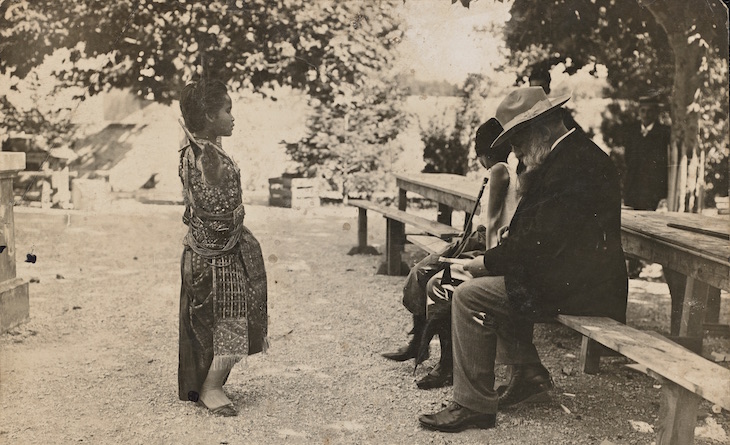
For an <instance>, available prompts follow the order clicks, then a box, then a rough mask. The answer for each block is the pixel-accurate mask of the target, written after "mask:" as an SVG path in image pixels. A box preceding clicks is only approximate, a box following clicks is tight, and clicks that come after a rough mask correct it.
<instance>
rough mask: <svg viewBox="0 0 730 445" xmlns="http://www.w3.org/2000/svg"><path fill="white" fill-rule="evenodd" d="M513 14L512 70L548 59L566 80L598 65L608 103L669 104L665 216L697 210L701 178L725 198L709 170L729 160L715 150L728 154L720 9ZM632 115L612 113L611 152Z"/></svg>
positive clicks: (612, 7) (706, 5)
mask: <svg viewBox="0 0 730 445" xmlns="http://www.w3.org/2000/svg"><path fill="white" fill-rule="evenodd" d="M511 14H512V19H511V20H510V21H509V23H508V24H507V30H506V40H507V45H508V46H509V47H510V49H512V50H513V51H514V53H513V54H514V55H513V57H512V64H513V65H515V66H520V67H525V68H526V67H527V66H529V65H530V64H532V63H535V62H538V61H540V60H541V59H546V60H547V61H548V63H550V64H555V63H559V62H564V63H565V64H566V66H567V68H568V69H567V71H568V73H571V72H572V71H575V70H577V69H579V68H581V67H583V66H586V65H594V66H595V65H596V64H603V65H605V66H606V67H607V68H608V78H607V80H608V83H609V86H610V91H609V92H608V96H610V97H613V98H615V99H617V100H624V99H626V100H635V99H636V98H637V97H639V96H640V95H645V94H648V93H653V94H660V95H664V96H665V97H667V98H669V99H670V103H671V121H672V150H671V154H672V158H670V189H669V196H670V208H672V209H679V210H697V209H698V208H700V207H701V204H700V203H701V200H700V198H701V197H702V195H703V190H702V188H703V187H702V186H703V181H702V178H703V177H705V176H706V177H707V180H709V181H710V182H711V183H712V187H713V188H714V192H717V191H718V190H726V189H727V183H726V182H725V183H724V184H723V183H719V182H717V181H723V180H726V178H727V177H726V176H724V175H721V174H717V170H716V169H715V168H714V167H715V166H717V165H721V164H722V157H723V156H726V154H725V155H723V154H722V152H725V153H726V151H727V150H724V149H720V150H718V148H717V147H727V130H726V129H727V115H728V113H727V89H726V86H727V58H726V54H727V53H726V50H727V35H726V34H725V32H724V31H725V30H726V26H725V25H724V24H723V23H724V22H725V21H726V17H727V16H726V9H725V8H724V7H723V6H722V5H721V4H720V3H719V2H717V1H714V0H713V1H709V2H699V3H697V4H695V2H685V1H684V0H666V1H664V2H648V3H647V4H646V5H645V6H642V3H641V2H638V1H627V2H619V1H617V0H592V1H590V2H588V1H583V0H549V1H545V2H537V3H536V2H531V1H527V0H515V2H514V4H513V6H512V9H511ZM722 94H724V96H723V95H722ZM718 98H722V99H721V100H719V101H718ZM631 115H635V105H631V104H630V105H629V106H628V107H626V106H623V105H621V106H619V104H616V105H614V106H613V107H612V108H611V110H610V112H609V113H607V114H606V116H605V118H606V119H607V120H610V121H612V122H607V123H605V124H604V126H603V127H604V130H606V135H607V138H606V142H607V143H608V144H609V145H613V144H616V143H618V140H619V138H618V137H617V136H618V135H620V133H621V132H622V131H623V125H624V123H625V122H627V121H628V120H629V119H631ZM722 129H725V131H722ZM710 151H712V155H711V154H710ZM705 158H707V159H710V160H711V162H710V164H706V162H705ZM706 166H708V167H709V168H708V170H707V173H708V174H707V175H705V167H706ZM671 178H674V180H672V179H671ZM697 178H699V181H697ZM693 181H694V182H693Z"/></svg>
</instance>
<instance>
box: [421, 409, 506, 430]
mask: <svg viewBox="0 0 730 445" xmlns="http://www.w3.org/2000/svg"><path fill="white" fill-rule="evenodd" d="M418 421H419V422H420V423H421V425H422V426H424V427H425V428H428V429H431V430H435V431H443V432H445V433H458V432H460V431H464V430H466V429H469V428H481V429H485V430H486V429H489V428H494V427H495V426H496V425H497V415H496V414H490V413H480V412H477V411H474V410H471V409H469V408H466V407H464V406H461V405H459V404H458V403H456V402H451V403H450V404H449V405H448V406H447V407H446V408H444V409H443V410H441V411H439V412H437V413H433V414H424V415H422V416H421V417H419V418H418Z"/></svg>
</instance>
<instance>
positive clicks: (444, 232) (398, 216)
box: [348, 199, 459, 275]
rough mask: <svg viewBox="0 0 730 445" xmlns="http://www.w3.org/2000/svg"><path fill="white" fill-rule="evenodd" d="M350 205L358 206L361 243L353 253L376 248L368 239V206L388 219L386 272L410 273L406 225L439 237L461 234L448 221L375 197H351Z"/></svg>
mask: <svg viewBox="0 0 730 445" xmlns="http://www.w3.org/2000/svg"><path fill="white" fill-rule="evenodd" d="M348 205H351V206H353V207H357V208H358V217H357V247H355V248H353V249H352V250H351V251H350V254H353V253H369V252H371V249H372V248H369V247H368V245H367V242H368V216H367V212H368V210H370V211H373V212H377V213H380V214H382V215H383V217H384V218H385V219H386V232H387V233H386V247H385V250H386V260H385V271H384V272H385V273H386V274H388V275H403V274H406V273H408V268H407V267H405V270H404V267H403V266H402V265H401V252H402V251H403V246H404V244H405V242H406V234H405V225H406V224H408V225H410V226H413V227H416V228H417V229H419V230H421V231H423V232H426V233H428V234H430V235H434V236H435V237H438V238H439V239H450V238H451V237H453V236H455V235H458V234H459V230H458V229H457V228H455V227H452V226H450V225H447V224H442V223H439V222H436V221H431V220H428V219H426V218H421V217H420V216H417V215H413V214H411V213H406V212H405V211H404V210H399V209H397V208H394V207H389V206H384V205H380V204H377V203H374V202H371V201H367V200H362V199H351V200H350V201H349V202H348Z"/></svg>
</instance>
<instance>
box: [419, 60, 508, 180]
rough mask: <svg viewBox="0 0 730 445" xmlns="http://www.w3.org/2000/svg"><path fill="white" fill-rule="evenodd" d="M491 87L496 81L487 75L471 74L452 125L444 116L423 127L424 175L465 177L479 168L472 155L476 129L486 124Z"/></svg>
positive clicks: (464, 86)
mask: <svg viewBox="0 0 730 445" xmlns="http://www.w3.org/2000/svg"><path fill="white" fill-rule="evenodd" d="M492 87H493V82H492V81H491V80H490V79H488V78H486V77H485V76H483V75H480V74H472V75H470V76H469V77H467V79H466V81H464V85H463V86H462V88H461V93H462V95H461V97H460V103H459V106H458V107H457V109H456V115H455V116H456V117H455V119H454V123H453V125H450V123H449V122H447V119H446V116H445V113H444V114H442V115H441V116H440V117H439V118H432V119H431V120H430V121H429V122H428V124H427V126H426V128H421V140H422V141H423V143H424V149H423V160H424V161H425V162H426V166H425V168H424V171H425V172H429V173H454V174H457V175H465V174H466V173H467V172H468V171H469V170H473V169H475V168H476V161H475V156H470V152H471V149H472V147H473V145H474V144H473V141H474V136H475V134H476V130H477V128H479V126H480V125H481V124H482V123H483V121H484V116H483V111H482V110H483V109H484V101H485V99H486V98H487V97H489V95H490V93H491V90H492ZM470 160H472V162H470Z"/></svg>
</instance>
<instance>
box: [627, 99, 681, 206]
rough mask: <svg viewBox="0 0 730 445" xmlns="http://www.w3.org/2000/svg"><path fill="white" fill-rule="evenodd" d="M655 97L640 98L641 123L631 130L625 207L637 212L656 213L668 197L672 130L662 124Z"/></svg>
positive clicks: (628, 144) (628, 136) (628, 138)
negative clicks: (661, 202)
mask: <svg viewBox="0 0 730 445" xmlns="http://www.w3.org/2000/svg"><path fill="white" fill-rule="evenodd" d="M658 118H659V103H658V101H657V100H656V98H654V97H646V96H645V97H641V98H639V121H638V122H636V123H635V124H634V125H633V126H632V127H631V129H630V130H629V132H628V134H627V138H626V147H625V152H624V159H625V162H626V178H625V180H624V205H626V206H628V207H631V208H633V209H634V210H656V209H657V206H658V204H659V201H661V200H662V199H666V197H667V152H668V150H669V139H670V135H671V130H670V128H669V127H668V126H667V125H662V124H661V123H660V122H659V119H658Z"/></svg>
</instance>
